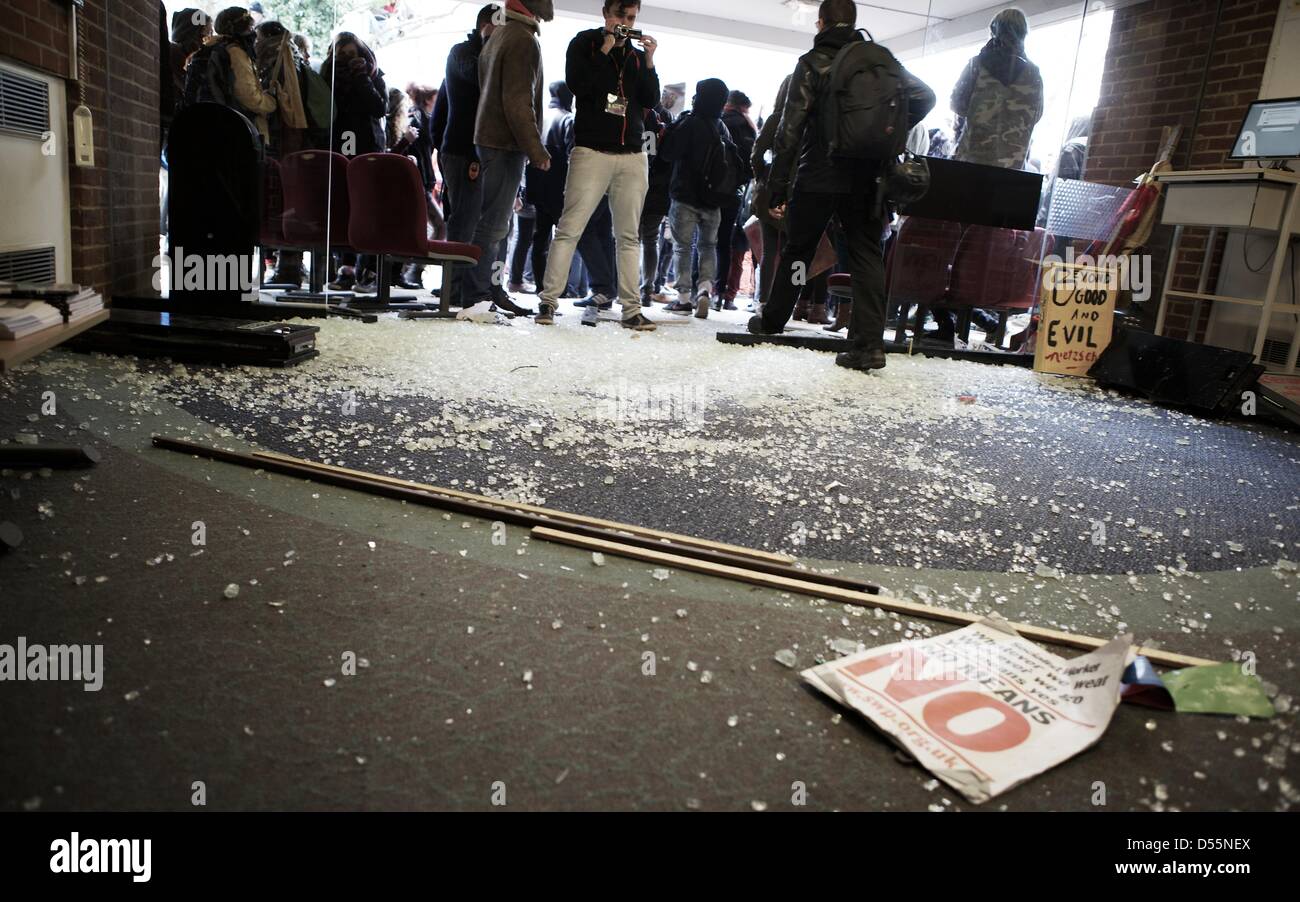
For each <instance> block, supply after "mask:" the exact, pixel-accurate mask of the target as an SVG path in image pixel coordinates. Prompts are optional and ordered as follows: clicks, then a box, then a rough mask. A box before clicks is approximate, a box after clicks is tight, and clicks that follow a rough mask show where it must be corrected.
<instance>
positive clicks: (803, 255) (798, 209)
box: [763, 188, 885, 348]
mask: <svg viewBox="0 0 1300 902" xmlns="http://www.w3.org/2000/svg"><path fill="white" fill-rule="evenodd" d="M833 216H836V217H838V218H839V221H840V225H841V226H842V227H843V229H844V239H845V248H846V250H847V253H848V260H847V261H846V262H847V263H848V266H849V274H850V276H851V278H852V283H853V336H854V337H853V342H854V344H856V345H858V346H859V347H862V348H875V347H881V346H883V345H884V335H885V255H884V251H883V250H882V249H881V246H880V236H881V233H882V232H883V231H884V225H883V217H882V215H881V211H880V209H879V208H878V207H877V205H876V202H875V192H874V191H873V192H871V193H870V194H867V193H862V194H819V193H816V192H812V191H800V190H798V189H797V188H796V189H795V192H794V196H793V197H791V198H790V203H789V206H788V208H787V212H786V217H787V220H788V221H787V229H788V232H787V235H786V240H785V242H784V244H783V246H782V248H781V259H780V262H779V263H777V265H776V268H775V273H774V275H773V278H772V286H771V294H770V295H769V296H768V297H767V300H766V301H765V302H764V304H763V330H764V331H765V332H778V331H780V330H781V329H782V328H784V327H785V324H786V323H787V322H788V321H789V320H790V314H791V313H792V312H793V311H794V305H795V301H796V300H797V299H798V297H799V294H800V292H801V291H802V290H803V286H804V285H806V284H807V283H808V282H810V281H812V280H811V279H808V278H807V271H808V267H809V266H810V265H811V264H812V259H813V257H814V256H815V255H816V253H817V245H818V244H820V243H821V239H822V234H823V233H824V232H825V231H826V227H827V226H828V225H829V224H830V222H831V217H833ZM765 252H766V249H765ZM800 273H803V276H802V277H800V278H796V277H797V276H799V274H800Z"/></svg>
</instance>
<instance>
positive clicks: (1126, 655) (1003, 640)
mask: <svg viewBox="0 0 1300 902" xmlns="http://www.w3.org/2000/svg"><path fill="white" fill-rule="evenodd" d="M1133 657H1134V649H1133V638H1132V636H1121V637H1119V638H1117V639H1114V640H1112V641H1111V642H1109V643H1107V644H1106V645H1104V646H1102V647H1101V648H1099V649H1097V650H1096V651H1094V652H1091V653H1089V654H1086V655H1083V656H1081V657H1077V658H1072V659H1069V660H1067V659H1065V658H1060V657H1058V656H1056V655H1054V654H1051V653H1050V652H1047V651H1044V650H1043V649H1041V648H1039V647H1038V646H1037V645H1034V644H1033V643H1031V642H1029V641H1027V640H1025V639H1023V638H1021V637H1020V635H1019V634H1017V633H1016V632H1015V631H1014V630H1013V629H1012V628H1011V627H1010V626H1009V625H1007V624H1006V623H1002V622H997V621H992V620H985V621H982V622H981V623H976V624H973V625H971V626H968V627H965V628H964V629H960V630H956V631H954V632H951V633H947V634H945V635H942V636H936V637H934V638H932V639H924V640H921V641H917V642H899V643H895V644H892V645H885V646H882V647H880V648H872V649H868V650H866V651H863V652H859V653H858V654H854V655H849V656H848V657H844V658H840V659H839V660H837V661H832V662H831V663H829V664H822V665H820V666H817V667H813V668H810V669H808V670H805V671H804V672H803V677H804V679H806V680H807V681H808V682H810V683H811V684H812V685H814V686H815V687H817V688H818V689H820V690H821V691H822V692H824V693H826V694H827V695H829V696H830V697H831V698H833V699H835V700H836V701H838V702H840V703H841V704H843V705H846V706H847V707H849V708H852V709H854V710H856V711H858V712H859V713H860V714H862V715H863V716H865V717H866V718H867V719H868V720H869V721H871V723H872V724H873V725H874V726H876V727H877V728H878V729H880V730H883V731H884V732H885V733H886V734H888V735H889V736H890V737H891V738H892V739H893V740H894V741H895V742H897V743H898V744H899V745H900V746H902V747H903V748H904V749H905V750H906V751H907V752H908V753H909V754H911V755H912V756H913V757H914V758H916V760H917V761H918V762H920V763H921V765H922V766H923V767H925V768H926V769H928V770H929V771H931V772H932V773H933V774H934V775H935V776H937V777H938V778H939V779H940V780H942V781H943V782H945V783H947V784H948V785H949V786H952V787H953V788H954V789H956V790H957V791H958V792H960V793H961V794H962V795H964V796H965V797H966V798H968V799H970V800H971V801H972V802H977V803H978V802H986V801H988V800H989V799H991V798H993V797H994V796H996V795H999V794H1000V793H1003V792H1006V791H1007V790H1008V789H1010V788H1012V787H1013V786H1016V785H1018V784H1020V783H1023V782H1024V781H1026V780H1028V779H1029V778H1030V777H1033V776H1036V775H1037V774H1041V773H1042V772H1043V771H1046V770H1048V769H1049V768H1052V767H1055V766H1056V765H1057V764H1060V763H1061V762H1062V761H1065V760H1066V759H1068V758H1070V757H1072V756H1074V755H1077V754H1078V753H1079V752H1081V751H1083V750H1084V749H1086V748H1087V747H1088V746H1090V745H1092V744H1093V743H1094V742H1096V741H1097V740H1098V739H1100V738H1101V736H1102V734H1103V733H1104V732H1105V731H1106V727H1107V726H1108V725H1109V724H1110V719H1111V715H1113V714H1114V713H1115V708H1116V707H1117V706H1118V705H1119V696H1120V679H1121V677H1122V676H1123V673H1124V668H1125V667H1127V666H1128V664H1129V662H1130V661H1131V660H1132V659H1133Z"/></svg>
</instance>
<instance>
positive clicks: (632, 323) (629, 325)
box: [623, 313, 659, 332]
mask: <svg viewBox="0 0 1300 902" xmlns="http://www.w3.org/2000/svg"><path fill="white" fill-rule="evenodd" d="M623 328H624V329H635V330H636V331H637V332H653V331H654V330H655V329H657V328H659V327H658V326H656V325H655V324H654V323H652V322H651V321H650V320H648V319H646V318H645V317H644V316H642V315H641V314H640V313H638V314H636V315H635V316H625V317H623Z"/></svg>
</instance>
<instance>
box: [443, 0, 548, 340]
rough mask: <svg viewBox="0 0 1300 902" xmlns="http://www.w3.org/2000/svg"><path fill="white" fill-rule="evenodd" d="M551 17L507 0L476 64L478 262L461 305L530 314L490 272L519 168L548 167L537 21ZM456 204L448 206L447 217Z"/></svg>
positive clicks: (542, 3) (541, 6) (537, 1)
mask: <svg viewBox="0 0 1300 902" xmlns="http://www.w3.org/2000/svg"><path fill="white" fill-rule="evenodd" d="M553 18H555V9H554V5H553V4H552V2H551V0H507V2H506V4H505V6H504V8H503V9H502V10H501V11H500V13H499V14H498V15H497V16H496V18H495V20H494V21H495V23H496V28H495V30H494V31H492V32H491V35H492V37H491V40H489V41H488V42H487V43H486V44H484V46H483V52H482V53H481V54H480V55H479V58H478V83H479V97H478V111H477V113H476V114H475V118H474V149H475V152H476V153H477V154H478V175H477V181H479V182H480V183H481V191H482V196H483V200H482V205H481V207H480V209H479V216H478V224H477V226H476V227H475V229H474V238H473V243H474V244H475V245H476V246H477V247H478V249H479V261H478V264H477V265H476V266H473V267H469V268H468V269H467V270H466V272H465V274H464V276H463V280H464V281H463V287H462V291H461V297H462V299H463V303H464V304H465V305H466V306H471V305H473V304H478V303H482V302H484V301H487V302H490V303H492V304H494V305H495V306H496V307H497V308H500V309H501V310H503V311H505V312H506V313H507V314H509V315H513V316H521V315H531V314H532V312H533V311H531V310H528V309H526V308H523V307H520V306H519V305H518V304H516V303H515V302H514V301H513V300H512V299H511V298H510V296H509V294H507V292H506V288H505V286H504V285H503V284H501V283H502V281H503V278H502V276H503V274H504V270H503V269H502V268H500V267H497V266H496V263H497V261H498V256H499V252H500V250H501V242H502V241H503V240H505V238H506V236H507V235H508V234H509V233H510V218H511V216H513V215H514V207H515V200H516V199H517V198H518V196H519V186H520V184H521V183H522V182H523V178H524V167H525V165H527V164H528V163H532V164H533V165H534V166H536V167H538V168H539V169H547V168H549V167H550V165H551V158H550V155H549V154H548V153H547V152H546V148H545V147H544V146H543V145H542V111H543V109H544V103H543V101H542V91H543V90H544V87H545V85H544V82H543V80H542V45H541V42H540V41H539V40H538V35H539V34H540V33H541V23H542V22H549V21H551V19H553ZM456 203H457V202H456V201H454V200H453V202H452V209H453V215H454V211H455V208H456Z"/></svg>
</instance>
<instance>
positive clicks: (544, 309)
mask: <svg viewBox="0 0 1300 902" xmlns="http://www.w3.org/2000/svg"><path fill="white" fill-rule="evenodd" d="M533 322H535V323H537V324H538V325H539V326H554V325H555V305H554V304H548V303H546V302H545V301H543V302H542V303H540V304H538V305H537V316H535V317H533Z"/></svg>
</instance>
